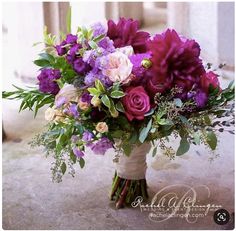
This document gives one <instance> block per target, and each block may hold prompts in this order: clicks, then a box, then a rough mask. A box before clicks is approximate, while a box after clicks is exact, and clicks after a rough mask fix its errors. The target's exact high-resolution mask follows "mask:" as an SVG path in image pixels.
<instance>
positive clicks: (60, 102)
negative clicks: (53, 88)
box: [55, 96, 66, 108]
mask: <svg viewBox="0 0 236 231" xmlns="http://www.w3.org/2000/svg"><path fill="white" fill-rule="evenodd" d="M65 102H66V98H65V97H64V96H60V97H58V98H57V99H56V101H55V104H56V107H57V108H59V107H61V106H62V105H63V104H65Z"/></svg>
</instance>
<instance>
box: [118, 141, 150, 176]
mask: <svg viewBox="0 0 236 231" xmlns="http://www.w3.org/2000/svg"><path fill="white" fill-rule="evenodd" d="M150 149H151V144H150V143H144V144H141V145H140V146H135V147H134V148H133V150H132V152H131V154H130V156H129V157H127V156H126V155H125V154H122V155H121V156H120V157H119V161H118V163H117V164H116V170H117V174H118V176H119V177H121V178H124V179H127V180H141V179H145V175H146V169H147V163H146V155H147V153H148V152H149V151H150Z"/></svg>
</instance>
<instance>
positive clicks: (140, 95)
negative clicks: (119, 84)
mask: <svg viewBox="0 0 236 231" xmlns="http://www.w3.org/2000/svg"><path fill="white" fill-rule="evenodd" d="M125 94H126V95H125V96H124V97H123V99H122V103H123V105H124V108H125V115H126V117H127V118H128V120H129V121H132V120H133V119H137V120H143V119H144V114H145V113H147V112H148V111H149V110H150V99H149V96H148V94H147V92H146V91H145V90H144V88H143V87H142V86H138V87H129V88H127V89H126V91H125Z"/></svg>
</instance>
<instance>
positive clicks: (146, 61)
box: [141, 59, 152, 69]
mask: <svg viewBox="0 0 236 231" xmlns="http://www.w3.org/2000/svg"><path fill="white" fill-rule="evenodd" d="M141 65H142V66H143V67H144V68H146V69H148V68H150V67H151V66H152V62H151V61H150V59H143V61H142V62H141Z"/></svg>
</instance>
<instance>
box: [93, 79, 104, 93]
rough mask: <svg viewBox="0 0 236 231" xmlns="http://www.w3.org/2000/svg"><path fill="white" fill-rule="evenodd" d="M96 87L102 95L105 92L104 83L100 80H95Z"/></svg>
mask: <svg viewBox="0 0 236 231" xmlns="http://www.w3.org/2000/svg"><path fill="white" fill-rule="evenodd" d="M95 87H96V88H97V89H98V90H99V91H100V92H101V93H103V92H105V88H104V86H103V84H102V82H101V81H100V80H99V79H96V80H95Z"/></svg>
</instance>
